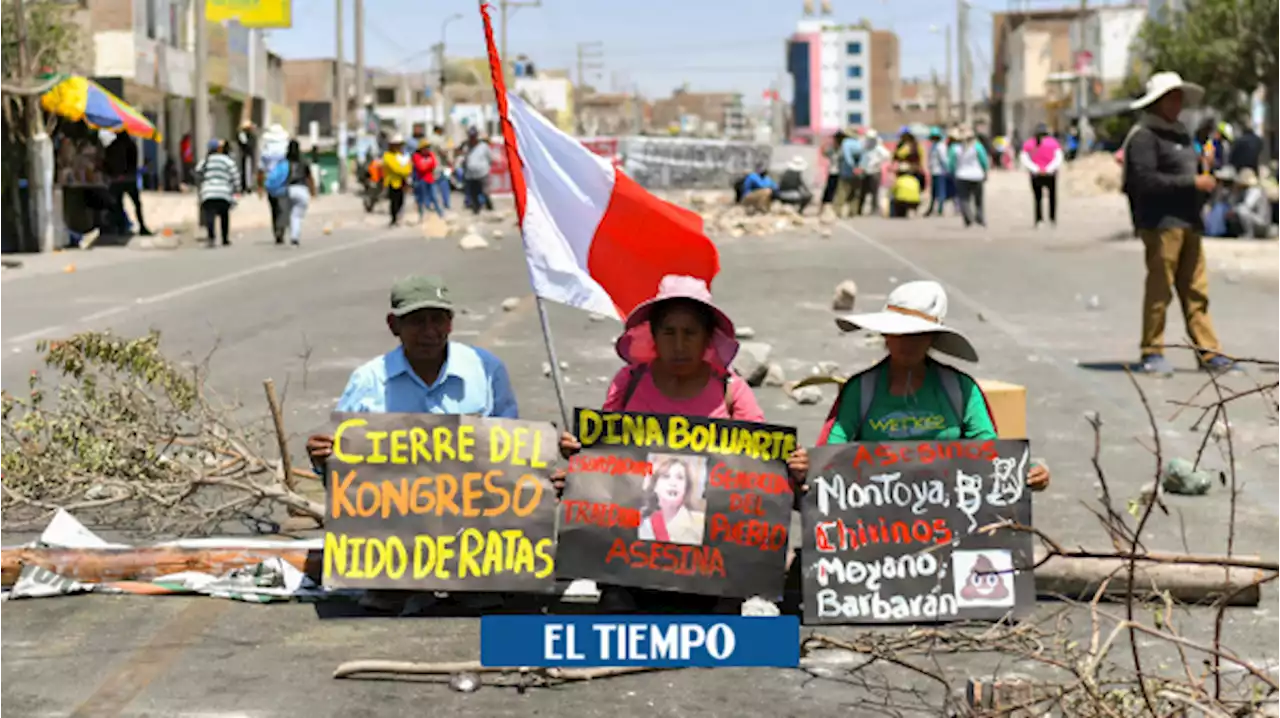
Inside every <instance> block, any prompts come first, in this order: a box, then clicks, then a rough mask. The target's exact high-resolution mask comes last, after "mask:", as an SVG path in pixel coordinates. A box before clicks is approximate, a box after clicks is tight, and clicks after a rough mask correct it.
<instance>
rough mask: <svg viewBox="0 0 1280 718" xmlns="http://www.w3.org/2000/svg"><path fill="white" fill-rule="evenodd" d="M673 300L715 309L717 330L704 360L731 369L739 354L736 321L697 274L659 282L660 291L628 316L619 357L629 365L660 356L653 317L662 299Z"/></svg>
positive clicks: (620, 340) (617, 345)
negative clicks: (726, 312)
mask: <svg viewBox="0 0 1280 718" xmlns="http://www.w3.org/2000/svg"><path fill="white" fill-rule="evenodd" d="M671 299H685V300H689V301H692V302H697V303H698V304H701V305H703V306H705V307H707V308H708V309H710V310H711V314H712V316H714V317H715V322H716V326H715V330H714V331H713V332H712V334H711V342H710V343H709V344H708V345H707V353H706V356H704V357H703V359H704V360H705V361H706V362H707V363H708V364H710V365H711V366H712V368H714V369H717V370H719V371H721V372H725V371H728V370H729V366H730V365H732V364H733V358H734V357H735V356H737V355H738V340H737V339H736V338H735V337H734V328H733V321H731V320H730V319H729V316H728V315H727V314H725V313H724V312H723V311H721V309H720V308H719V307H717V306H716V305H715V303H714V302H712V300H711V289H710V288H709V287H708V286H707V283H706V282H705V281H703V280H701V279H698V278H697V277H686V276H682V275H677V274H668V275H667V276H665V277H663V278H662V281H661V282H660V283H659V284H658V294H657V296H655V297H654V298H653V299H649V300H647V301H645V302H642V303H640V304H639V305H637V306H636V308H635V309H633V310H631V313H630V314H628V315H627V321H626V325H625V328H624V329H623V331H622V336H620V337H618V341H617V342H616V343H615V344H614V346H615V347H616V348H617V350H618V356H619V357H621V358H622V361H624V362H626V363H627V364H632V365H634V364H649V363H652V362H653V360H655V359H657V358H658V350H657V347H656V346H655V345H654V342H653V333H652V332H650V331H649V317H651V316H652V315H653V308H654V306H655V305H657V304H658V303H660V302H665V301H667V300H671Z"/></svg>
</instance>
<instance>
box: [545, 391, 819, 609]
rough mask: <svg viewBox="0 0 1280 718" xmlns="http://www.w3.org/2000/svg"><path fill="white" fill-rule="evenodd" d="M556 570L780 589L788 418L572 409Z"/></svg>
mask: <svg viewBox="0 0 1280 718" xmlns="http://www.w3.org/2000/svg"><path fill="white" fill-rule="evenodd" d="M575 424H576V425H577V431H578V438H579V440H580V441H581V442H582V446H583V449H582V452H581V453H579V454H577V455H576V456H574V457H573V458H572V459H571V460H570V463H569V475H568V480H567V483H566V488H565V494H564V497H563V500H562V502H561V516H560V534H559V545H558V554H557V569H556V570H557V572H558V574H559V576H560V577H561V578H587V579H594V580H597V581H600V582H602V583H609V584H616V585H620V586H633V587H637V588H653V589H663V590H670V591H681V592H686V593H698V594H704V595H712V596H736V597H749V596H754V595H764V596H775V595H778V594H780V593H781V591H782V584H783V580H784V575H783V573H784V569H785V562H786V549H787V532H788V529H789V528H790V524H791V507H792V503H793V500H794V493H793V492H792V488H791V484H790V482H789V481H788V479H787V466H786V457H787V456H788V455H790V453H791V452H792V451H793V450H794V449H795V447H796V432H795V429H793V428H790V427H781V426H771V425H766V424H753V423H749V422H742V421H729V420H720V419H707V418H701V417H697V418H695V417H685V416H660V415H654V414H631V413H623V412H605V411H599V410H595V409H578V410H577V411H576V415H575Z"/></svg>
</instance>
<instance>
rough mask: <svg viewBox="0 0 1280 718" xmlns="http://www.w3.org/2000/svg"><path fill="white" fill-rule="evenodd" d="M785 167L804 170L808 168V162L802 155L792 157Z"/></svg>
mask: <svg viewBox="0 0 1280 718" xmlns="http://www.w3.org/2000/svg"><path fill="white" fill-rule="evenodd" d="M787 169H789V170H795V171H796V172H804V171H805V170H807V169H809V163H808V162H805V161H804V158H803V157H792V158H791V161H790V162H788V163H787Z"/></svg>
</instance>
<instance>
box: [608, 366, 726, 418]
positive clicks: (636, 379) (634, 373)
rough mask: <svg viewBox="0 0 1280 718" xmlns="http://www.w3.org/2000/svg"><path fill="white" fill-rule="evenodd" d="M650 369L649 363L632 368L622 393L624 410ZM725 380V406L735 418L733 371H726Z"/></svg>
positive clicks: (723, 379)
mask: <svg viewBox="0 0 1280 718" xmlns="http://www.w3.org/2000/svg"><path fill="white" fill-rule="evenodd" d="M648 371H649V365H648V364H641V365H639V366H637V367H635V368H634V369H632V370H631V376H629V377H627V389H626V391H624V392H623V393H622V404H621V406H622V411H626V410H627V404H630V403H631V397H632V395H634V394H635V393H636V389H637V388H638V387H639V386H640V380H641V379H643V378H644V375H645V374H646V373H647V372H648ZM721 380H722V381H723V382H724V408H725V411H727V412H728V413H729V418H730V419H732V418H733V372H732V371H729V372H727V373H725V375H724V377H723V378H722V379H721Z"/></svg>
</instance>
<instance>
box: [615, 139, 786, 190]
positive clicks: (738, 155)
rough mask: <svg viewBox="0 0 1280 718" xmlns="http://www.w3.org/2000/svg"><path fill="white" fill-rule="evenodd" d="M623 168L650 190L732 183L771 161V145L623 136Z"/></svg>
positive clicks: (727, 184) (692, 187)
mask: <svg viewBox="0 0 1280 718" xmlns="http://www.w3.org/2000/svg"><path fill="white" fill-rule="evenodd" d="M620 144H621V150H622V156H623V170H624V171H625V172H626V173H627V174H628V175H629V176H630V177H631V178H632V179H634V180H635V181H636V182H638V183H639V184H640V185H641V186H643V187H646V188H648V189H700V188H716V187H721V188H724V187H729V186H732V184H733V182H734V180H736V179H737V178H738V177H740V176H742V175H744V174H746V173H748V172H750V171H752V170H753V169H755V168H756V167H758V166H760V165H765V166H768V165H769V164H770V159H771V155H772V152H773V148H772V146H771V145H768V144H757V143H754V142H732V141H728V140H706V139H692V138H683V137H624V138H621V143H620Z"/></svg>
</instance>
